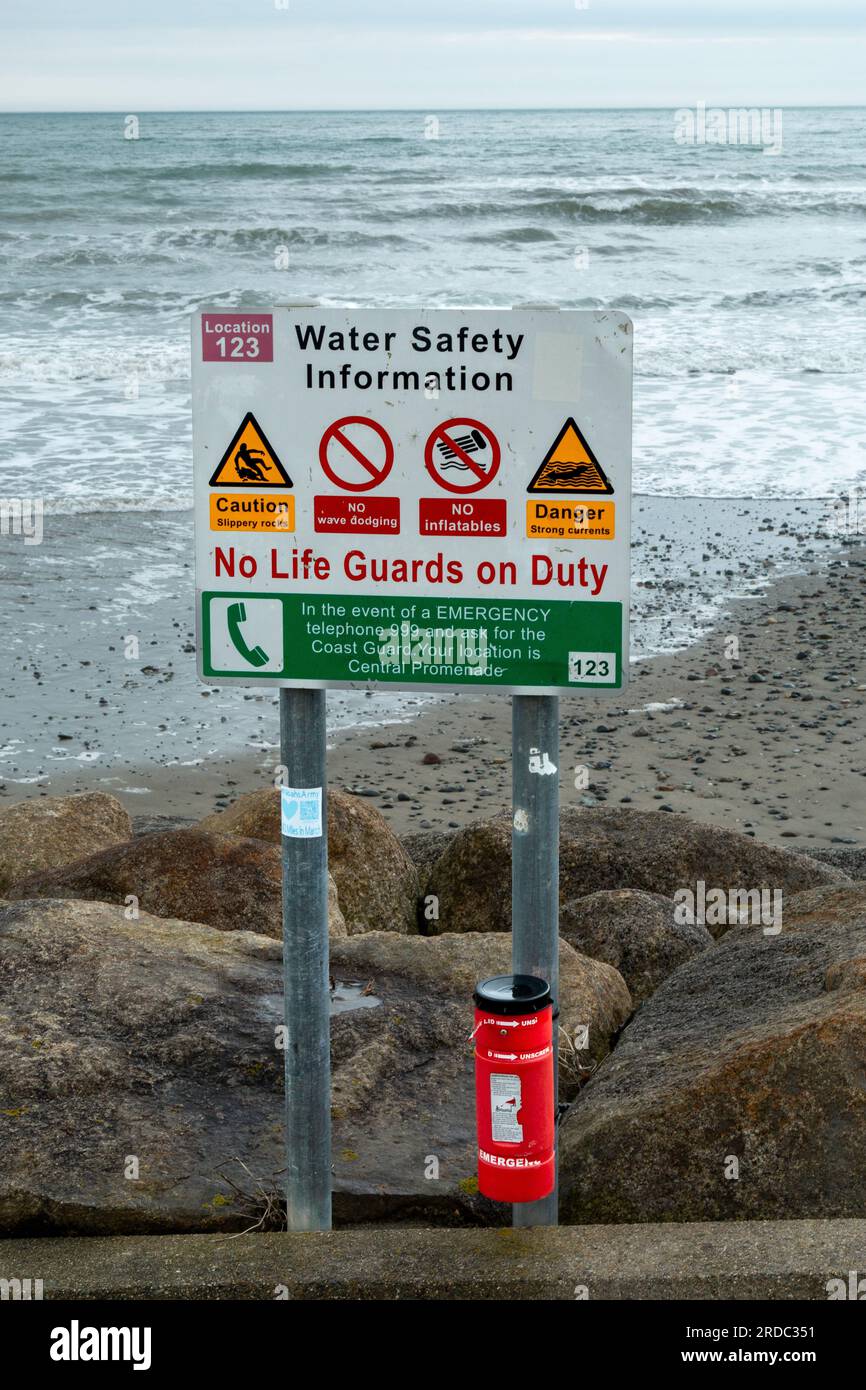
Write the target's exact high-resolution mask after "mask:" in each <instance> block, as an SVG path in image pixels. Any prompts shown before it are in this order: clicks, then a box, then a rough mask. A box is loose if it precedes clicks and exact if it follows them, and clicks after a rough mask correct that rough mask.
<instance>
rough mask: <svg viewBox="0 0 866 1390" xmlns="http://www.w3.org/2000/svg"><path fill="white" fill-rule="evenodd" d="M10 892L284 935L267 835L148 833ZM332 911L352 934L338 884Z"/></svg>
mask: <svg viewBox="0 0 866 1390" xmlns="http://www.w3.org/2000/svg"><path fill="white" fill-rule="evenodd" d="M8 896H9V897H11V898H82V899H93V900H96V901H99V902H107V903H121V904H124V905H130V904H131V905H132V907H135V906H136V904H137V906H139V907H141V908H143V909H144V910H145V912H151V913H153V914H154V915H155V916H157V917H180V918H182V919H184V920H186V921H198V922H206V923H208V924H209V925H210V926H213V927H218V928H219V929H220V931H254V932H257V933H259V934H261V935H263V936H273V937H276V938H281V937H282V867H281V858H280V851H279V850H278V849H277V848H276V846H275V845H267V844H264V843H263V842H262V841H261V840H248V839H243V838H242V837H241V836H238V835H214V834H209V833H207V832H206V831H203V830H199V829H194V830H165V831H161V832H158V833H157V834H155V835H144V836H142V837H141V838H140V839H136V840H130V841H129V842H128V843H127V844H125V845H121V846H119V847H117V848H114V849H108V850H103V852H102V853H101V854H94V855H92V856H91V858H90V859H84V860H82V861H81V862H80V863H77V864H72V865H69V866H68V867H67V868H65V869H57V870H55V871H54V872H53V873H42V874H34V875H32V876H31V877H30V878H27V879H23V880H21V881H20V882H19V883H17V884H15V886H14V887H13V888H11V889H10V890H9V894H8ZM329 916H330V930H331V932H332V933H333V934H334V935H337V936H342V935H345V930H346V928H345V923H344V921H343V917H342V914H341V912H340V908H339V906H338V903H337V894H336V890H335V889H334V887H333V884H330V885H329Z"/></svg>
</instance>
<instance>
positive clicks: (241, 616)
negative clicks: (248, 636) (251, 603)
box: [226, 603, 270, 666]
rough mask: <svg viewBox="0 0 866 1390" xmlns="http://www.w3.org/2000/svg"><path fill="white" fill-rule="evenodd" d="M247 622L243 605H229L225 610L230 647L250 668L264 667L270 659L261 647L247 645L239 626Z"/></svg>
mask: <svg viewBox="0 0 866 1390" xmlns="http://www.w3.org/2000/svg"><path fill="white" fill-rule="evenodd" d="M246 620H247V610H246V606H245V605H244V604H243V603H230V604H229V606H228V608H227V609H226V623H227V625H228V631H229V637H230V638H231V641H232V645H233V646H234V647H235V648H236V650H237V651H238V652H239V653H240V655H241V656H242V657H243V659H244V661H248V662H249V664H250V665H251V666H266V665H267V663H268V662H269V661H270V657H269V656H268V654H267V652H266V651H265V650H264V648H263V647H259V646H255V647H250V646H248V645H247V643H246V641H245V639H244V635H243V633H242V631H241V625H242V624H243V623H245V622H246Z"/></svg>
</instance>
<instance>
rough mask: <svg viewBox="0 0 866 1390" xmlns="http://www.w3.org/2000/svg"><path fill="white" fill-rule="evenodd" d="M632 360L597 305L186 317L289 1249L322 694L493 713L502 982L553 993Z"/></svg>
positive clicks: (212, 623) (605, 664) (295, 1213)
mask: <svg viewBox="0 0 866 1390" xmlns="http://www.w3.org/2000/svg"><path fill="white" fill-rule="evenodd" d="M631 364H632V331H631V324H630V322H629V320H628V318H627V317H626V315H624V314H622V313H619V312H618V311H615V310H558V309H544V308H538V307H535V308H533V307H531V306H527V307H524V308H518V309H513V310H508V309H487V310H481V309H424V308H417V307H416V308H403V309H354V308H335V307H321V306H318V305H314V304H305V305H292V306H280V307H275V306H271V307H270V308H263V309H205V310H202V311H200V312H199V313H196V314H194V315H193V321H192V396H193V446H194V461H195V523H196V526H195V529H196V591H197V597H196V623H197V630H198V653H199V673H200V676H201V679H202V680H203V681H205V682H206V683H207V684H208V685H221V684H226V685H241V686H244V687H250V686H257V687H259V689H267V687H268V686H270V687H271V688H274V687H276V688H278V689H280V690H281V698H280V714H281V731H282V761H283V763H284V764H285V767H286V769H287V775H286V780H287V783H288V785H287V786H285V787H283V789H282V792H281V810H282V848H283V894H284V907H283V912H284V942H285V1019H286V1029H287V1035H288V1036H287V1047H286V1056H285V1069H286V1091H287V1096H286V1104H287V1119H286V1135H287V1157H288V1184H287V1187H288V1206H289V1228H290V1229H292V1230H312V1229H323V1228H326V1227H327V1226H328V1225H329V1224H330V1206H331V1196H330V1189H331V1180H330V1155H329V1147H330V1117H329V1095H328V1092H329V1082H330V1078H329V1058H328V1031H329V1020H328V1002H329V999H328V946H327V929H328V903H327V884H328V880H327V826H326V806H325V799H326V798H325V709H324V699H325V696H324V692H325V690H327V689H332V688H333V689H372V688H375V689H378V690H380V691H382V690H387V689H392V690H399V689H406V688H410V687H411V688H412V689H414V690H432V691H446V690H457V691H462V690H484V689H495V690H499V691H500V692H503V693H504V692H508V693H509V694H511V695H512V696H513V697H514V830H513V851H514V853H513V858H514V869H513V873H514V880H513V893H514V914H513V915H514V969H515V971H516V972H517V973H520V974H531V975H539V976H543V977H544V978H545V979H546V980H547V981H548V982H549V983H550V985H551V988H552V990H553V993H554V997H555V996H556V988H557V948H558V936H557V866H558V762H559V752H558V735H557V695H558V692H559V691H560V690H570V691H573V692H580V691H583V690H587V691H589V692H590V693H592V694H597V693H599V692H600V691H603V690H608V691H611V692H613V691H621V690H622V689H623V687H624V686H625V684H626V681H627V678H628V601H629V560H630V542H629V530H630V500H631V376H632V365H631ZM555 1221H556V1198H555V1194H554V1195H553V1196H552V1197H551V1198H549V1199H545V1200H544V1201H539V1202H530V1203H527V1204H525V1205H524V1206H522V1207H521V1208H520V1210H519V1211H518V1212H517V1213H516V1215H515V1224H518V1223H519V1224H520V1225H530V1224H534V1223H540V1222H549V1223H553V1222H555Z"/></svg>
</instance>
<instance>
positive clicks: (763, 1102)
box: [560, 884, 866, 1222]
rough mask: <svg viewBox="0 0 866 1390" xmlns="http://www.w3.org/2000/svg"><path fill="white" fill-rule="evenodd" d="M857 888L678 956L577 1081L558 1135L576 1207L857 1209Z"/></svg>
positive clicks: (564, 1176) (768, 1214)
mask: <svg viewBox="0 0 866 1390" xmlns="http://www.w3.org/2000/svg"><path fill="white" fill-rule="evenodd" d="M864 1038H866V887H864V886H863V885H862V884H849V885H847V886H846V885H840V886H825V887H822V888H817V889H814V890H811V891H809V892H805V893H802V894H798V895H794V896H792V897H791V898H789V899H788V900H787V902H786V907H785V919H784V925H783V930H782V931H781V932H780V933H779V934H777V935H772V934H766V933H765V932H764V931H763V930H762V929H761V928H760V927H757V928H756V927H751V926H742V927H734V928H732V929H731V930H730V931H729V932H728V933H727V934H726V935H725V936H724V937H723V938H722V940H721V941H720V942H719V943H718V944H717V945H716V946H714V947H713V949H712V950H707V951H704V952H702V953H701V954H700V955H697V956H695V957H694V958H693V959H692V960H690V961H688V962H687V963H686V964H684V965H682V966H680V968H679V970H677V971H676V973H675V974H673V975H672V976H671V977H670V978H669V979H668V980H667V981H665V983H664V984H663V985H661V986H660V987H659V989H658V990H657V991H656V993H655V994H654V995H653V996H652V998H651V999H649V1000H647V1001H646V1003H645V1004H644V1005H643V1007H642V1008H641V1009H640V1010H639V1011H638V1013H637V1014H636V1016H635V1018H634V1019H633V1021H632V1022H631V1023H630V1024H629V1025H628V1026H627V1027H626V1028H625V1030H624V1031H623V1033H622V1035H621V1037H620V1040H619V1042H618V1044H617V1047H616V1049H615V1051H614V1052H613V1053H612V1054H611V1055H610V1056H609V1057H608V1058H607V1059H606V1060H605V1061H604V1062H603V1063H602V1065H601V1067H600V1068H599V1069H598V1071H597V1072H596V1073H595V1075H594V1076H593V1077H592V1079H591V1080H590V1082H589V1083H588V1085H587V1086H586V1087H585V1088H584V1090H583V1091H582V1092H581V1094H580V1096H579V1097H578V1099H577V1101H576V1103H575V1104H574V1106H573V1107H572V1110H571V1113H570V1115H569V1117H568V1119H567V1121H566V1123H565V1125H564V1126H563V1129H562V1134H561V1145H560V1163H561V1181H562V1216H563V1219H564V1220H568V1221H574V1222H598V1221H612V1222H629V1221H707V1220H747V1219H752V1218H766V1219H771V1220H781V1219H788V1218H794V1217H825V1216H827V1217H829V1216H862V1214H863V1212H864V1210H866V1168H864V1165H863V1162H862V1153H863V1150H864V1146H866V1071H864V1058H866V1050H864Z"/></svg>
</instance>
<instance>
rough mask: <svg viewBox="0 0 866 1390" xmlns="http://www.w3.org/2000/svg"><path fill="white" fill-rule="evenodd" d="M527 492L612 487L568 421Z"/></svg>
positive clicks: (570, 419) (611, 489)
mask: <svg viewBox="0 0 866 1390" xmlns="http://www.w3.org/2000/svg"><path fill="white" fill-rule="evenodd" d="M526 491H527V492H604V493H606V494H607V495H608V496H610V495H611V493H612V492H613V486H612V485H611V483H610V482H609V480H608V478H607V475H606V473H605V471H604V469H603V468H602V466H601V464H600V463H599V461H598V459H597V458H596V456H595V454H594V453H593V452H592V449H591V448H590V447H589V444H588V443H587V442H586V440H585V439H584V437H583V434H582V433H581V431H580V428H579V427H578V425H576V424H575V422H574V420H572V418H571V416H569V417H568V419H567V420H566V422H565V424H564V425H563V427H562V429H561V430H560V431H559V434H558V435H557V436H556V438H555V439H554V441H553V443H552V444H551V446H550V448H549V449H548V451H547V453H546V454H545V456H544V458H543V459H542V461H541V463H540V464H539V466H538V470H537V472H536V474H535V477H534V478H533V479H532V481H531V483H530V484H529V487H528V488H527V489H526Z"/></svg>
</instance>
